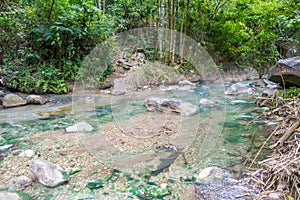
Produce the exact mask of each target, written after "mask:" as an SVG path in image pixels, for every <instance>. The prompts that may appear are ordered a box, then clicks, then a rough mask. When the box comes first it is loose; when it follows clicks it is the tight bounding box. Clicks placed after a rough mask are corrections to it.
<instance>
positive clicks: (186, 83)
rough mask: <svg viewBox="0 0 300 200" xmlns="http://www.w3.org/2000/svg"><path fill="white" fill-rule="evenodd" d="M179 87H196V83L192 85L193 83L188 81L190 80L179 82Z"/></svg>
mask: <svg viewBox="0 0 300 200" xmlns="http://www.w3.org/2000/svg"><path fill="white" fill-rule="evenodd" d="M178 85H179V86H180V87H182V86H186V85H188V86H194V87H196V84H195V83H192V82H191V81H188V80H183V81H179V82H178Z"/></svg>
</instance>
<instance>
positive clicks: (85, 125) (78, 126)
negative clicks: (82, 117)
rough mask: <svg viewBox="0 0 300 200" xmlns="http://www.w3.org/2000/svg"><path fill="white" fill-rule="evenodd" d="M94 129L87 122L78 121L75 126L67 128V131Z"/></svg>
mask: <svg viewBox="0 0 300 200" xmlns="http://www.w3.org/2000/svg"><path fill="white" fill-rule="evenodd" d="M93 130H94V128H93V127H92V126H91V125H90V124H88V123H86V122H78V123H77V124H75V125H74V126H69V127H67V128H66V132H67V133H74V132H92V131H93Z"/></svg>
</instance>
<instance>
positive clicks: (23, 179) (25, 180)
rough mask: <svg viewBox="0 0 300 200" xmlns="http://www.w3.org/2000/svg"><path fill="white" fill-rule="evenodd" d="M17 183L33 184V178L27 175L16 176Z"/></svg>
mask: <svg viewBox="0 0 300 200" xmlns="http://www.w3.org/2000/svg"><path fill="white" fill-rule="evenodd" d="M15 182H16V184H19V185H21V186H28V185H31V183H32V180H31V179H30V178H28V177H27V176H23V175H22V176H19V177H17V178H16V180H15Z"/></svg>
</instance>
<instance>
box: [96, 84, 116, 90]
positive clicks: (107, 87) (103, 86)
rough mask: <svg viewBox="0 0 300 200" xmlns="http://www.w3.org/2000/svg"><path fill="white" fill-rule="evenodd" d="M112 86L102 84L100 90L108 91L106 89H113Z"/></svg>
mask: <svg viewBox="0 0 300 200" xmlns="http://www.w3.org/2000/svg"><path fill="white" fill-rule="evenodd" d="M112 86H113V85H112V83H110V82H107V83H102V84H101V85H100V86H99V89H100V90H106V89H109V88H111V87H112Z"/></svg>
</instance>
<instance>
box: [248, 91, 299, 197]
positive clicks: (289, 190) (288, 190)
mask: <svg viewBox="0 0 300 200" xmlns="http://www.w3.org/2000/svg"><path fill="white" fill-rule="evenodd" d="M261 100H263V101H264V106H267V107H268V110H267V111H266V112H264V113H263V116H262V117H263V118H265V119H267V120H270V121H271V122H274V123H276V126H275V127H274V129H273V131H272V132H269V136H268V138H267V140H266V141H265V143H264V145H263V146H262V147H261V148H260V150H259V152H258V154H257V156H258V155H259V153H260V152H261V150H262V149H269V150H270V151H272V154H271V155H270V156H268V157H267V158H265V159H264V160H262V161H260V162H258V167H259V169H258V170H257V171H256V172H254V173H253V175H252V176H253V178H254V180H255V181H256V183H257V184H258V185H259V188H260V198H264V197H272V199H295V200H298V199H300V190H299V184H300V178H299V177H300V168H299V166H300V152H299V149H300V128H299V126H300V118H299V117H300V113H299V111H300V95H299V92H296V89H295V88H291V89H290V90H289V91H287V92H286V93H285V94H282V93H281V92H279V91H275V93H274V95H273V96H271V97H262V98H260V102H261ZM257 156H256V157H257ZM256 157H255V158H256ZM255 158H254V160H253V161H252V164H253V163H254V162H255ZM252 164H251V166H252ZM251 166H250V167H251Z"/></svg>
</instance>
